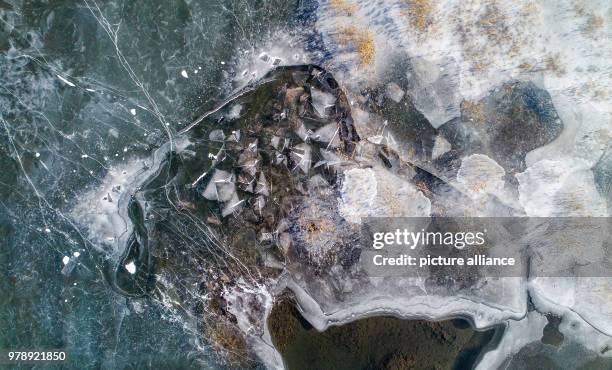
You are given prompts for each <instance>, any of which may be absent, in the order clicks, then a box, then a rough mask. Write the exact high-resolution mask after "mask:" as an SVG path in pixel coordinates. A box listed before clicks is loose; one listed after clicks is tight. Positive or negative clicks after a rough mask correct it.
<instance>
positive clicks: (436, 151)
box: [431, 135, 451, 159]
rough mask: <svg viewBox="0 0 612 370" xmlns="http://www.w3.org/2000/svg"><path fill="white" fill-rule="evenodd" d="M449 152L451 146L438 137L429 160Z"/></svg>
mask: <svg viewBox="0 0 612 370" xmlns="http://www.w3.org/2000/svg"><path fill="white" fill-rule="evenodd" d="M449 150H451V144H450V143H449V142H448V141H447V140H446V139H445V138H443V137H442V136H440V135H438V136H436V141H435V142H434V146H433V149H432V151H431V158H432V159H436V158H438V157H440V156H441V155H442V154H444V153H446V152H448V151H449Z"/></svg>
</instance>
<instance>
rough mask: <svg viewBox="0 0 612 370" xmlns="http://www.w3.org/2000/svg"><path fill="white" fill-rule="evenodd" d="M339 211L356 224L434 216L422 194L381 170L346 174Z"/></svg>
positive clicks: (358, 169) (352, 170)
mask: <svg viewBox="0 0 612 370" xmlns="http://www.w3.org/2000/svg"><path fill="white" fill-rule="evenodd" d="M338 207H339V210H340V214H341V215H342V216H343V217H344V218H345V219H346V220H347V221H349V222H352V223H356V224H358V223H360V222H361V218H362V217H410V216H412V217H421V216H422V217H426V216H429V215H430V212H431V202H430V200H429V199H428V198H427V197H425V196H424V195H423V193H422V192H421V191H420V190H418V189H417V188H416V187H415V186H414V185H412V184H411V183H409V182H407V181H405V180H403V179H401V178H399V177H397V176H395V175H393V174H391V173H390V172H388V171H386V170H384V169H382V168H380V167H373V168H367V169H361V168H353V169H350V170H348V171H346V172H345V173H344V181H343V183H342V190H341V198H340V199H338Z"/></svg>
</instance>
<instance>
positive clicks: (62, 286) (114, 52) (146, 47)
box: [0, 0, 296, 369]
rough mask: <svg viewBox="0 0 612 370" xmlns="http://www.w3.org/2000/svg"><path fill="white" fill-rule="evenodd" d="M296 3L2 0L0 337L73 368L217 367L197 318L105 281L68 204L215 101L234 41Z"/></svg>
mask: <svg viewBox="0 0 612 370" xmlns="http://www.w3.org/2000/svg"><path fill="white" fill-rule="evenodd" d="M295 10H296V3H295V2H291V1H246V0H245V1H183V0H168V1H165V0H140V1H132V0H126V1H121V0H113V1H93V0H82V1H73V0H50V1H42V0H41V1H30V0H3V1H0V168H1V169H2V170H1V171H0V292H2V299H1V300H0V328H1V330H0V348H2V349H5V348H6V349H35V348H36V349H52V348H54V349H55V348H61V349H65V350H66V351H67V352H68V356H69V358H70V362H69V364H70V365H69V366H67V367H68V368H79V369H82V368H100V367H102V368H143V367H152V368H168V367H170V368H176V367H181V368H190V367H209V366H210V367H215V366H218V365H215V362H214V359H212V358H210V356H208V355H207V350H206V349H205V348H204V347H203V346H204V344H203V343H202V340H201V338H200V335H199V333H198V327H197V323H198V318H197V317H189V316H187V317H185V316H181V317H178V316H177V315H176V312H175V311H170V310H168V309H167V308H166V307H164V306H163V305H160V304H159V303H158V302H155V301H153V300H151V299H147V298H142V299H132V300H127V299H126V298H125V297H123V296H121V295H119V294H117V293H115V292H114V291H113V290H111V289H110V288H109V284H108V282H107V280H106V278H105V271H106V270H107V267H108V264H109V263H111V261H109V260H108V258H109V255H110V254H111V253H107V252H109V251H106V250H104V249H103V248H102V247H101V245H100V244H99V243H98V242H97V241H96V240H92V239H90V236H89V234H88V233H87V231H86V230H83V229H82V228H81V227H80V226H78V224H77V223H78V221H79V220H74V219H73V218H72V216H71V214H70V210H71V209H72V208H73V207H75V205H76V204H78V202H79V201H80V199H81V195H82V194H83V193H85V192H87V190H88V189H94V188H96V187H97V186H99V185H100V184H101V182H102V181H103V179H104V177H105V176H106V174H107V173H108V171H109V169H110V168H112V167H114V166H119V165H121V164H122V163H127V162H128V161H129V160H130V159H133V158H147V157H149V156H150V155H151V154H152V152H153V151H154V150H155V149H156V148H157V147H159V145H161V143H163V142H165V141H167V140H168V137H169V136H170V135H173V134H174V133H175V132H176V131H178V130H180V129H181V128H183V127H184V126H185V125H186V124H187V123H189V122H191V120H192V119H193V118H194V117H196V116H197V115H198V114H200V113H201V112H203V111H206V110H207V109H210V107H212V106H214V105H215V104H216V103H217V102H218V101H219V100H221V99H222V98H223V97H224V96H225V95H226V94H227V93H228V92H229V91H230V90H231V89H232V88H233V86H231V85H228V84H227V81H229V80H230V79H229V78H228V76H232V75H234V74H235V71H234V70H233V69H234V66H235V60H236V59H237V58H238V56H237V55H238V53H239V51H240V52H243V51H249V50H251V49H252V47H253V45H255V44H256V43H257V42H259V41H260V39H262V38H263V37H266V36H267V35H269V34H270V33H272V32H277V31H278V29H282V28H285V27H287V25H288V24H289V23H291V22H293V21H294V19H293V15H294V14H295ZM222 62H223V63H222ZM183 70H185V71H188V73H189V74H188V75H189V78H184V77H183V76H182V74H181V72H182V71H183ZM195 71H198V72H197V73H195ZM75 253H77V254H76V255H75ZM65 257H69V258H70V261H71V262H70V264H68V265H66V266H64V264H63V262H62V260H63V259H64V258H65ZM62 270H64V273H62Z"/></svg>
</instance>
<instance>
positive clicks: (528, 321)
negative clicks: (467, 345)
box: [476, 311, 548, 370]
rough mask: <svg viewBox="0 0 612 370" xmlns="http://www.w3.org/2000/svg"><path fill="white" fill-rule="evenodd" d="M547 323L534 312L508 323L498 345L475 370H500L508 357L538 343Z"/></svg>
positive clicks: (484, 357) (543, 317) (541, 316)
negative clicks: (533, 343) (528, 345)
mask: <svg viewBox="0 0 612 370" xmlns="http://www.w3.org/2000/svg"><path fill="white" fill-rule="evenodd" d="M547 323H548V320H546V317H545V316H544V315H542V314H540V313H539V312H536V311H532V312H529V314H527V316H526V317H525V318H523V319H522V320H520V321H514V320H510V321H508V324H507V326H506V331H505V332H504V336H503V337H502V339H501V341H500V343H498V345H497V347H496V348H495V349H493V350H491V351H489V352H486V353H485V354H484V356H483V357H482V359H481V360H480V362H479V363H478V365H477V366H476V370H489V369H500V368H501V365H502V364H503V362H504V361H505V360H506V359H507V358H508V357H510V356H512V355H514V354H516V353H518V352H519V351H520V350H521V349H522V348H523V347H525V346H526V345H527V344H529V343H532V342H536V341H539V340H540V338H542V331H543V330H544V326H546V324H547Z"/></svg>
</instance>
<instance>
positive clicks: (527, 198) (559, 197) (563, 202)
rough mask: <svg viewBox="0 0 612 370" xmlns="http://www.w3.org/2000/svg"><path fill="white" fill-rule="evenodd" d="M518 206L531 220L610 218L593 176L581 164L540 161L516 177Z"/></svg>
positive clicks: (571, 161) (569, 160) (574, 161)
mask: <svg viewBox="0 0 612 370" xmlns="http://www.w3.org/2000/svg"><path fill="white" fill-rule="evenodd" d="M516 178H517V179H518V182H519V188H518V190H519V202H520V204H521V205H522V206H523V207H524V208H525V212H526V213H527V215H528V216H532V217H555V216H557V217H568V216H585V217H588V216H591V217H604V216H607V207H606V201H605V200H604V199H603V198H602V197H601V195H600V194H599V193H598V192H597V188H596V187H595V179H594V176H593V172H592V171H591V170H590V168H589V166H588V165H587V163H585V162H584V161H582V160H573V159H571V158H560V159H558V160H548V159H545V160H541V161H539V162H537V163H535V164H534V165H532V166H530V167H528V168H527V169H526V170H525V172H522V173H518V174H516Z"/></svg>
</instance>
